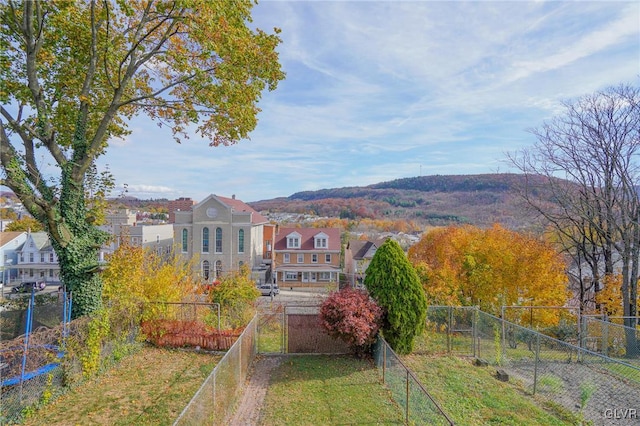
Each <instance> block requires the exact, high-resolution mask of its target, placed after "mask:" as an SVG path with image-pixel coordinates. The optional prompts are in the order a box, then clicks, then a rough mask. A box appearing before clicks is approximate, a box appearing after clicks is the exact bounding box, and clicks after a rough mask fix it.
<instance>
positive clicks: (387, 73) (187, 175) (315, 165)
mask: <svg viewBox="0 0 640 426" xmlns="http://www.w3.org/2000/svg"><path fill="white" fill-rule="evenodd" d="M252 25H254V26H255V27H258V28H260V29H263V30H265V31H267V32H272V29H273V28H274V27H278V28H280V29H281V30H282V32H281V33H280V36H281V38H282V43H281V45H280V46H279V48H278V52H279V55H280V61H281V63H282V67H283V70H284V71H285V72H286V74H287V77H286V79H285V80H284V81H282V82H280V84H279V86H278V88H277V89H276V91H273V92H268V91H265V93H264V94H263V96H262V99H261V101H260V103H259V105H258V106H259V107H260V108H261V110H262V111H261V112H260V114H259V115H258V125H257V127H256V129H255V130H254V131H253V132H252V133H251V134H250V140H242V141H241V142H239V143H238V144H236V145H232V146H228V147H216V148H212V147H210V146H209V141H207V140H202V139H200V138H198V137H197V136H195V135H194V136H193V137H191V139H189V140H188V141H183V143H182V144H180V145H178V144H177V143H176V142H174V141H173V139H172V136H171V134H170V132H169V131H167V130H166V129H162V128H159V127H158V126H157V125H156V124H155V123H154V122H152V121H150V120H149V119H146V118H143V117H142V118H136V119H135V120H134V121H132V122H131V124H130V128H131V130H132V131H133V132H132V134H131V135H130V136H128V137H127V138H126V139H114V140H112V141H110V147H109V149H108V151H107V154H106V155H104V156H103V157H102V158H101V159H100V160H99V165H100V166H101V167H105V166H107V165H108V168H109V170H110V171H111V173H113V175H114V176H115V178H116V182H117V189H116V191H114V195H119V194H121V193H122V189H123V188H124V187H125V186H126V188H127V193H126V195H130V196H135V197H138V198H143V199H148V198H168V199H175V198H178V197H190V198H192V199H194V200H195V201H200V200H202V199H204V198H205V197H207V196H208V195H209V194H216V195H222V196H226V197H231V196H232V195H235V196H236V198H238V199H240V200H242V201H245V202H251V201H259V200H264V199H271V198H276V197H287V196H289V195H292V194H294V193H296V192H299V191H309V190H317V189H323V188H339V187H347V186H366V185H370V184H374V183H378V182H383V181H389V180H394V179H399V178H404V177H413V176H420V175H436V174H438V175H455V174H481V173H505V172H514V171H515V170H514V169H512V168H510V167H509V164H508V162H507V161H506V153H508V152H514V151H516V150H520V149H523V148H527V147H529V146H531V145H532V144H533V143H534V142H535V137H534V136H533V134H531V133H530V132H529V130H530V129H532V128H536V127H539V126H541V125H542V124H543V123H544V121H545V120H549V119H550V118H552V117H554V116H557V115H558V114H562V112H563V107H562V102H563V101H570V100H572V99H576V98H577V97H580V96H584V95H588V94H592V93H594V92H595V91H597V90H600V89H604V88H606V87H608V86H615V85H618V84H621V83H628V84H633V85H637V84H638V83H639V82H640V2H637V1H631V2H615V1H598V2H587V1H554V2H547V1H533V2H529V1H503V2H497V1H469V2H462V1H411V2H409V1H406V2H405V1H392V0H388V1H355V0H351V1H302V0H300V1H276V0H271V1H269V0H262V1H260V3H259V4H258V5H256V6H255V7H254V9H253V23H252Z"/></svg>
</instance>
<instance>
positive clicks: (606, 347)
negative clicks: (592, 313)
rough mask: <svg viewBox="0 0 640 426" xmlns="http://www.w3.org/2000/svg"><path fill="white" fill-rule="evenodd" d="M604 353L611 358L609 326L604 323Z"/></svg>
mask: <svg viewBox="0 0 640 426" xmlns="http://www.w3.org/2000/svg"><path fill="white" fill-rule="evenodd" d="M602 353H603V354H604V356H609V324H608V323H605V322H604V321H602Z"/></svg>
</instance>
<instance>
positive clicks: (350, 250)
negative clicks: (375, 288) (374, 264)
mask: <svg viewBox="0 0 640 426" xmlns="http://www.w3.org/2000/svg"><path fill="white" fill-rule="evenodd" d="M385 241H386V238H380V239H379V240H376V241H369V240H349V242H347V247H346V248H345V250H344V273H345V274H346V276H347V280H348V282H349V284H350V285H351V287H356V288H362V287H364V278H365V276H366V271H367V268H368V267H369V263H371V259H373V256H374V255H375V254H376V251H377V250H378V247H380V246H381V245H382V244H383V243H384V242H385Z"/></svg>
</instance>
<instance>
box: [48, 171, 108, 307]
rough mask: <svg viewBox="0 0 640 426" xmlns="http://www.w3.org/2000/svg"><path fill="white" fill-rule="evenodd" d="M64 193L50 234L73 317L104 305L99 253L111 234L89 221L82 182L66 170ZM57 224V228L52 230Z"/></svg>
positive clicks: (64, 172)
mask: <svg viewBox="0 0 640 426" xmlns="http://www.w3.org/2000/svg"><path fill="white" fill-rule="evenodd" d="M62 174H63V183H62V192H61V195H60V204H59V206H58V209H57V212H56V214H58V215H59V216H60V218H61V220H60V221H58V223H55V224H51V223H49V227H48V230H49V236H50V237H51V240H52V245H53V248H54V249H55V251H56V254H57V255H58V261H59V264H60V277H61V279H62V282H63V284H64V286H65V289H66V291H68V292H71V295H72V297H73V304H72V317H73V318H77V317H79V316H82V315H86V314H89V313H91V312H93V311H95V310H96V309H98V308H99V307H100V306H101V300H102V297H101V295H102V280H101V278H100V275H99V273H98V272H99V267H100V265H99V263H98V256H99V251H100V247H101V245H102V244H103V243H105V242H106V241H107V239H108V234H107V233H105V232H103V231H100V230H99V229H98V228H96V227H95V226H93V225H92V224H90V223H88V221H87V209H86V205H85V198H84V187H83V184H82V183H78V182H74V180H73V179H72V178H71V176H70V173H68V172H66V171H63V173H62ZM52 226H55V227H56V229H51V227H52Z"/></svg>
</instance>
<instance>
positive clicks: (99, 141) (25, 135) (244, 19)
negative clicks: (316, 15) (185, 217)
mask: <svg viewBox="0 0 640 426" xmlns="http://www.w3.org/2000/svg"><path fill="white" fill-rule="evenodd" d="M252 7H253V2H252V1H251V0H236V1H208V0H180V1H154V0H148V1H138V0H132V1H116V0H104V1H97V0H90V1H78V2H67V1H40V0H25V1H14V0H7V1H4V2H2V3H0V20H1V22H2V25H1V26H0V164H1V167H2V172H3V179H2V180H1V181H0V184H2V185H5V186H8V187H9V188H10V189H11V190H13V192H14V193H15V194H16V195H17V197H18V198H19V199H20V200H21V201H22V203H23V205H24V207H25V208H26V209H27V211H28V212H29V213H30V214H31V215H32V216H33V217H34V218H35V219H37V220H38V221H39V222H41V223H42V224H43V225H44V227H45V230H46V231H47V232H48V234H49V236H50V238H51V242H52V245H53V247H54V249H55V250H56V253H57V255H58V259H59V262H60V273H61V277H62V280H63V281H64V283H65V285H66V287H67V288H68V289H69V290H71V291H73V294H74V303H73V315H74V316H75V317H77V316H79V315H83V314H87V313H90V312H92V311H93V310H95V309H96V308H97V307H98V306H99V305H100V300H101V291H102V283H101V281H100V279H99V275H97V272H98V270H99V265H98V256H97V253H98V250H99V247H100V246H101V245H102V244H103V243H104V242H105V241H106V240H107V238H108V235H107V234H106V233H104V232H101V231H99V230H98V228H97V227H96V226H95V225H96V217H95V215H94V214H91V208H92V206H90V205H88V204H87V202H86V200H85V198H86V194H87V191H86V185H87V179H88V178H89V175H88V173H89V171H90V170H91V169H92V167H94V165H95V161H96V158H97V157H99V156H100V155H102V154H104V153H105V151H106V150H107V148H108V144H109V141H110V140H111V139H112V138H117V137H124V136H125V135H127V134H129V133H130V132H129V130H128V127H127V120H128V119H130V118H131V117H133V116H135V115H138V114H146V115H147V116H148V117H149V118H151V119H152V120H155V121H157V122H158V124H160V125H162V126H163V128H164V129H166V130H167V132H171V134H172V135H173V136H174V138H175V139H176V140H177V141H180V140H181V138H186V137H188V135H189V134H190V133H191V132H192V129H194V130H195V132H196V133H197V134H198V135H199V136H200V137H202V138H203V139H207V140H209V141H210V143H209V144H210V145H211V146H218V145H229V144H234V143H236V142H238V141H239V140H241V139H244V138H247V137H248V135H249V132H250V131H252V130H253V129H254V128H255V126H256V123H257V118H256V116H257V113H258V111H259V109H258V108H257V102H258V100H259V99H260V97H261V94H262V92H263V91H264V89H265V88H266V89H269V90H274V89H275V88H276V86H277V84H278V81H279V80H281V79H282V78H283V77H284V74H283V72H282V71H281V68H280V64H279V63H278V56H277V53H276V50H275V49H276V47H277V45H278V44H279V42H280V39H279V37H278V35H277V32H278V30H277V29H276V30H274V31H275V33H274V34H268V33H265V32H263V31H261V30H259V29H252V28H251V27H250V26H249V22H250V21H251V14H250V12H251V8H252ZM49 163H52V164H54V165H55V166H56V167H57V170H58V172H59V175H58V176H56V177H54V178H52V177H51V176H50V175H49V170H47V171H46V172H45V166H47V165H48V164H49Z"/></svg>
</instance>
